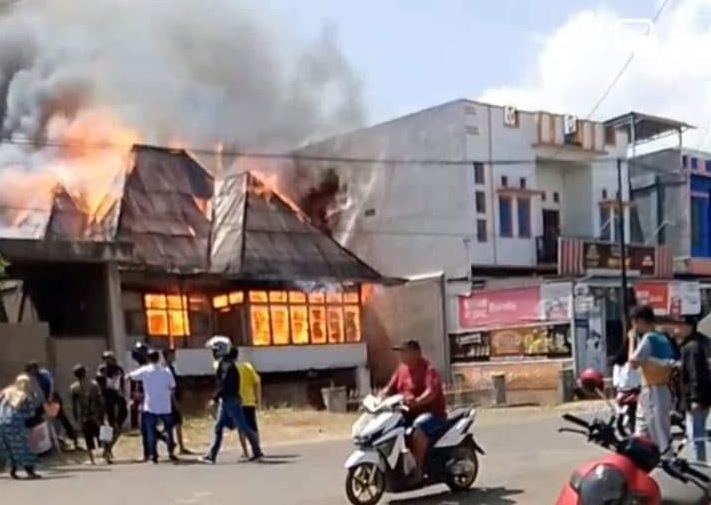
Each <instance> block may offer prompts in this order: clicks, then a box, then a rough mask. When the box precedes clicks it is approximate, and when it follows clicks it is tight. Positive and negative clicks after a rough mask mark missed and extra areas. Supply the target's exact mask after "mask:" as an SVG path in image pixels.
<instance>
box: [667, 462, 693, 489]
mask: <svg viewBox="0 0 711 505" xmlns="http://www.w3.org/2000/svg"><path fill="white" fill-rule="evenodd" d="M662 469H663V470H664V471H665V472H666V473H668V474H669V475H670V476H671V477H673V478H675V479H677V480H679V481H681V482H683V483H684V484H686V483H687V482H689V479H688V478H687V476H686V475H684V471H683V470H681V469H680V468H678V465H675V464H674V463H673V462H670V461H665V462H663V463H662Z"/></svg>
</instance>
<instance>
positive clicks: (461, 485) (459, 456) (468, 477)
mask: <svg viewBox="0 0 711 505" xmlns="http://www.w3.org/2000/svg"><path fill="white" fill-rule="evenodd" d="M452 456H453V459H454V462H453V463H452V467H456V465H459V464H462V465H467V467H468V468H467V470H466V471H465V472H461V473H459V472H452V473H451V474H450V475H449V476H448V478H447V481H446V482H445V484H447V487H448V488H449V489H450V491H452V492H455V493H456V492H462V491H467V490H469V489H471V487H472V486H473V485H474V483H475V482H476V479H477V477H478V476H479V457H478V456H477V453H476V449H474V447H471V446H464V447H460V448H459V449H457V450H456V451H455V452H454V454H453V455H452Z"/></svg>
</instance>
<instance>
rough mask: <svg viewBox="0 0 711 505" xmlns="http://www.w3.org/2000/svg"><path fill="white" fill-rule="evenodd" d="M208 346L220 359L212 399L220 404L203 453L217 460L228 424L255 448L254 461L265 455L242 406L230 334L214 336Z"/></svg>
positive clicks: (206, 460)
mask: <svg viewBox="0 0 711 505" xmlns="http://www.w3.org/2000/svg"><path fill="white" fill-rule="evenodd" d="M205 347H207V348H208V349H210V350H211V351H212V356H213V358H214V359H216V360H218V365H217V371H216V372H215V378H216V379H217V391H216V392H215V395H214V396H213V399H212V401H211V403H215V402H220V408H219V410H218V413H217V421H216V422H215V439H214V441H213V443H212V447H210V450H209V451H208V453H207V454H206V455H205V456H203V457H202V461H203V462H205V463H214V462H215V460H216V459H217V454H218V452H219V451H220V447H221V445H222V435H223V432H224V430H225V428H228V427H230V426H234V427H235V428H236V429H237V430H239V431H240V432H241V433H243V434H244V436H245V437H246V438H247V440H248V441H249V445H250V446H251V448H252V458H250V460H251V461H256V460H260V459H261V458H262V455H263V454H262V449H261V447H260V446H259V439H258V437H257V434H256V433H255V432H254V431H252V429H251V428H250V427H249V425H248V424H247V420H246V419H245V417H244V411H243V409H242V399H241V396H240V392H239V390H240V381H239V371H238V370H237V367H236V366H235V358H234V356H235V354H234V353H233V352H232V350H233V347H232V342H231V341H230V339H229V338H227V337H223V336H215V337H212V338H211V339H210V340H208V341H207V343H206V344H205Z"/></svg>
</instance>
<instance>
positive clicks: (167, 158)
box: [117, 146, 213, 272]
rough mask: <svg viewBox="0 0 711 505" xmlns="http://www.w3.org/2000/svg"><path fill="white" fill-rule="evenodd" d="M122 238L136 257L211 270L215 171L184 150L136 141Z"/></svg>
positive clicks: (182, 267)
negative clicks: (209, 254) (207, 168)
mask: <svg viewBox="0 0 711 505" xmlns="http://www.w3.org/2000/svg"><path fill="white" fill-rule="evenodd" d="M134 155H135V162H134V166H133V168H132V170H131V172H130V174H129V176H128V178H127V180H126V187H125V190H124V194H123V198H122V202H121V217H120V219H119V227H118V233H117V238H118V239H119V240H122V241H130V242H132V243H133V244H134V253H135V255H136V259H137V260H138V261H140V262H142V263H144V264H145V265H146V266H151V267H162V268H165V269H166V270H170V271H179V272H188V271H207V270H208V268H209V261H208V244H209V241H210V230H211V223H210V200H211V199H212V187H213V180H212V177H211V176H210V174H208V173H207V172H206V171H205V169H204V168H203V167H202V166H201V165H200V164H199V163H197V161H195V160H194V159H193V158H192V157H191V156H189V155H188V153H187V152H185V151H183V150H167V149H159V148H153V147H146V146H136V147H134Z"/></svg>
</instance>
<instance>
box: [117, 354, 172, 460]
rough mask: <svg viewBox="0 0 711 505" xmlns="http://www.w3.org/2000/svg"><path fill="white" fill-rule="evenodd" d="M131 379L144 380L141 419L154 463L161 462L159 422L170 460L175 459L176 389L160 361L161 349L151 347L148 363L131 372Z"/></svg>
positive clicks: (142, 381) (169, 373)
mask: <svg viewBox="0 0 711 505" xmlns="http://www.w3.org/2000/svg"><path fill="white" fill-rule="evenodd" d="M128 377H129V378H130V379H133V380H136V381H140V382H141V383H142V384H143V412H142V414H141V415H142V416H143V419H142V423H145V424H144V427H145V437H146V439H147V440H146V441H145V445H146V447H147V448H148V452H149V454H148V456H149V458H150V460H151V461H153V462H154V463H157V462H158V426H159V424H161V423H162V424H163V427H164V429H165V436H166V438H167V440H166V442H167V444H168V454H169V457H170V459H171V461H176V460H177V457H176V456H175V454H174V451H175V442H174V440H173V393H174V391H175V378H174V377H173V374H172V373H171V372H170V370H169V369H168V368H166V367H164V366H163V365H161V364H160V353H159V352H158V351H150V352H149V354H148V364H147V365H144V366H142V367H140V368H138V369H137V370H134V371H133V372H131V373H129V374H128Z"/></svg>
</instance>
